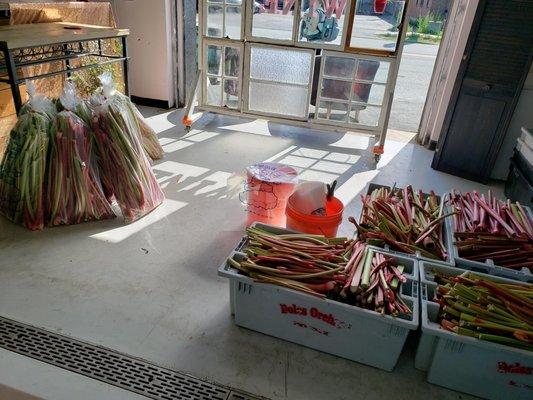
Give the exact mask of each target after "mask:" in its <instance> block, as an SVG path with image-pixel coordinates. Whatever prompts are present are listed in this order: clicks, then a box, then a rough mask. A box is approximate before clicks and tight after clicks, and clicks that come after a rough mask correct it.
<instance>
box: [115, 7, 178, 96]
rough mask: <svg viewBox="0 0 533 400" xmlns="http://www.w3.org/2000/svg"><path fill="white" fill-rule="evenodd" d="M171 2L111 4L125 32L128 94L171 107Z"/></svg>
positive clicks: (172, 88)
mask: <svg viewBox="0 0 533 400" xmlns="http://www.w3.org/2000/svg"><path fill="white" fill-rule="evenodd" d="M170 2H171V0H150V1H147V0H114V1H112V5H113V9H114V12H115V18H116V20H117V25H118V27H120V28H128V29H129V30H130V36H129V37H128V52H129V56H130V70H129V71H130V94H131V95H133V96H138V97H145V98H148V99H156V100H165V101H168V102H169V106H173V105H174V100H175V86H174V78H173V69H174V60H173V51H172V34H173V29H172V18H171V3H170Z"/></svg>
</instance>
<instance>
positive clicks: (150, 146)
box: [100, 72, 164, 160]
mask: <svg viewBox="0 0 533 400" xmlns="http://www.w3.org/2000/svg"><path fill="white" fill-rule="evenodd" d="M100 81H101V82H102V88H101V93H102V95H103V96H104V97H105V98H111V97H116V98H117V99H116V100H117V101H119V100H120V101H122V102H123V103H124V106H125V107H128V108H131V112H132V113H133V115H134V116H135V119H136V122H137V125H138V129H139V133H140V135H141V140H142V146H143V149H144V151H145V152H146V154H147V155H148V157H150V158H151V159H152V160H160V159H162V158H163V155H164V152H163V148H162V147H161V144H160V143H159V140H158V138H157V135H156V133H155V131H154V130H153V129H152V128H151V127H150V126H149V125H148V124H147V123H146V121H145V120H144V117H143V116H142V114H141V112H140V111H139V109H138V108H137V107H136V106H135V104H133V103H132V102H131V100H130V98H129V97H128V96H125V95H123V94H122V93H120V92H119V91H118V90H116V89H115V85H114V83H113V79H112V76H111V74H110V73H109V72H104V73H103V74H102V75H100Z"/></svg>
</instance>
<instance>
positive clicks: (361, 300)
mask: <svg viewBox="0 0 533 400" xmlns="http://www.w3.org/2000/svg"><path fill="white" fill-rule="evenodd" d="M247 233H248V238H247V246H246V248H245V250H244V251H245V253H246V256H245V257H244V258H243V259H240V258H239V257H235V258H230V259H229V260H228V262H229V264H230V265H231V266H232V267H234V268H236V269H237V270H239V271H240V272H241V273H243V274H245V275H247V276H250V277H251V278H252V279H254V280H255V281H256V282H262V283H272V284H275V285H279V286H284V287H287V288H289V289H294V290H298V291H301V292H304V293H308V294H311V295H314V296H318V297H328V298H331V299H334V300H337V301H341V302H344V303H348V304H353V305H356V306H358V307H362V308H367V309H370V310H375V311H379V312H382V313H384V314H392V315H397V314H398V313H399V312H402V313H406V314H409V313H410V310H409V308H408V307H407V306H406V305H405V304H404V303H403V301H402V300H401V299H400V297H399V295H398V290H399V287H400V284H401V282H404V281H405V277H404V276H403V275H402V273H401V271H402V269H401V268H398V266H397V265H395V263H394V261H393V260H392V259H388V258H385V257H383V256H382V255H381V254H374V253H373V252H372V251H370V250H369V251H367V246H366V244H364V243H362V242H356V241H353V240H347V239H346V238H326V237H324V236H321V235H308V234H280V235H276V234H273V233H271V232H268V231H266V230H263V229H260V228H257V227H255V228H248V230H247ZM367 255H368V256H367ZM368 263H369V264H368ZM363 271H364V272H363ZM374 297H375V298H376V299H378V300H374ZM389 304H390V306H389Z"/></svg>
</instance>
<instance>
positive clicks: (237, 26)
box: [224, 2, 241, 40]
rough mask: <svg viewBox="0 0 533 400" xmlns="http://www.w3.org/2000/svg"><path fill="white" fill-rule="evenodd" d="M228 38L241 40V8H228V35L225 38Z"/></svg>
mask: <svg viewBox="0 0 533 400" xmlns="http://www.w3.org/2000/svg"><path fill="white" fill-rule="evenodd" d="M226 4H229V2H226ZM226 36H227V37H228V38H230V39H235V40H240V39H241V7H235V6H231V7H226V35H225V36H224V37H226Z"/></svg>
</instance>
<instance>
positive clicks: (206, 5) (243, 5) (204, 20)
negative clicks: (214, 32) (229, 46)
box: [201, 0, 253, 42]
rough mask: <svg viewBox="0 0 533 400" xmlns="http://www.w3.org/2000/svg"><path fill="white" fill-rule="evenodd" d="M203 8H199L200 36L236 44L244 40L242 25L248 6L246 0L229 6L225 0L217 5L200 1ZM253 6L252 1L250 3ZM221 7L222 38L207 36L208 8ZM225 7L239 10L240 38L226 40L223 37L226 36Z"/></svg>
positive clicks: (203, 0) (206, 0) (204, 0)
mask: <svg viewBox="0 0 533 400" xmlns="http://www.w3.org/2000/svg"><path fill="white" fill-rule="evenodd" d="M202 3H203V7H201V11H202V15H201V18H202V24H203V32H202V33H201V35H202V36H203V37H204V38H206V39H226V40H235V41H237V42H242V41H243V40H244V33H245V31H244V24H245V21H246V19H245V14H246V4H248V0H242V2H241V4H231V3H227V0H221V1H220V2H219V3H216V2H212V1H209V0H202ZM252 4H253V1H252ZM210 5H211V6H221V7H222V36H221V37H215V36H209V35H208V34H207V30H208V29H209V28H208V25H207V18H208V16H209V6H210ZM227 7H238V8H240V9H241V37H240V38H239V39H234V38H227V37H226V36H225V34H226V8H227Z"/></svg>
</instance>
